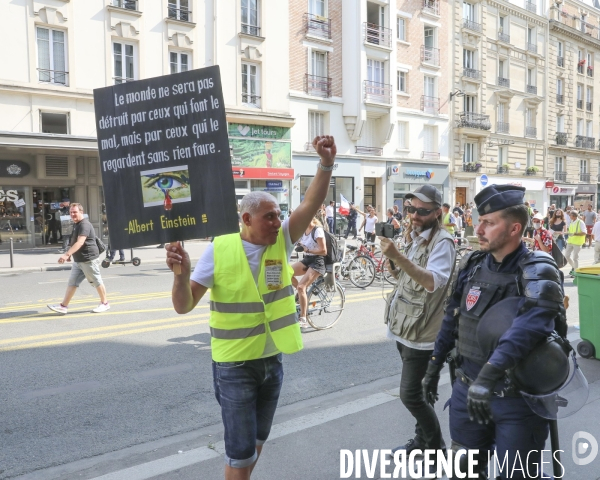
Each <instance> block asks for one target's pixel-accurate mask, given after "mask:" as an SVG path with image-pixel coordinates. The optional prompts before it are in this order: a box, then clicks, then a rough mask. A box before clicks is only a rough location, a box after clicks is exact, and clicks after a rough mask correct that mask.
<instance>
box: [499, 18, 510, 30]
mask: <svg viewBox="0 0 600 480" xmlns="http://www.w3.org/2000/svg"><path fill="white" fill-rule="evenodd" d="M498 32H499V33H505V34H507V33H508V19H507V18H506V17H503V16H499V17H498Z"/></svg>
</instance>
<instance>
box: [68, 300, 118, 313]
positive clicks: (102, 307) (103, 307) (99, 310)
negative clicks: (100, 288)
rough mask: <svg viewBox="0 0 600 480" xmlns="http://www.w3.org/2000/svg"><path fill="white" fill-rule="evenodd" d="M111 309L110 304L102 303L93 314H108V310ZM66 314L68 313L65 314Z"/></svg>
mask: <svg viewBox="0 0 600 480" xmlns="http://www.w3.org/2000/svg"><path fill="white" fill-rule="evenodd" d="M109 308H110V305H109V304H108V302H106V303H101V304H100V305H98V306H97V307H96V308H94V309H93V310H92V312H94V313H102V312H106V311H107V310H108V309H109ZM65 313H66V312H65Z"/></svg>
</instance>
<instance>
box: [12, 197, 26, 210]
mask: <svg viewBox="0 0 600 480" xmlns="http://www.w3.org/2000/svg"><path fill="white" fill-rule="evenodd" d="M14 204H15V207H17V208H19V207H23V206H25V200H23V199H22V198H19V199H18V200H16V201H15V202H14Z"/></svg>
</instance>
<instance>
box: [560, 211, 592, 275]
mask: <svg viewBox="0 0 600 480" xmlns="http://www.w3.org/2000/svg"><path fill="white" fill-rule="evenodd" d="M570 216H571V223H570V224H569V238H568V239H567V248H566V249H565V258H566V259H567V262H569V265H571V271H570V272H569V275H570V276H571V277H573V276H574V273H575V270H577V269H578V268H579V252H580V251H581V246H582V245H583V244H584V243H585V237H586V235H587V229H586V228H585V223H584V222H583V220H581V219H580V218H579V215H578V213H577V210H575V209H573V210H571V212H570ZM571 254H572V255H573V258H571Z"/></svg>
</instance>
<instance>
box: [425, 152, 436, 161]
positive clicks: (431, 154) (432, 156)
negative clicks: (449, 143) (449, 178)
mask: <svg viewBox="0 0 600 480" xmlns="http://www.w3.org/2000/svg"><path fill="white" fill-rule="evenodd" d="M421 158H423V159H425V160H439V159H440V152H421Z"/></svg>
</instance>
